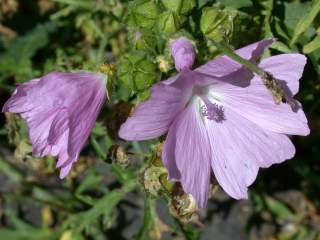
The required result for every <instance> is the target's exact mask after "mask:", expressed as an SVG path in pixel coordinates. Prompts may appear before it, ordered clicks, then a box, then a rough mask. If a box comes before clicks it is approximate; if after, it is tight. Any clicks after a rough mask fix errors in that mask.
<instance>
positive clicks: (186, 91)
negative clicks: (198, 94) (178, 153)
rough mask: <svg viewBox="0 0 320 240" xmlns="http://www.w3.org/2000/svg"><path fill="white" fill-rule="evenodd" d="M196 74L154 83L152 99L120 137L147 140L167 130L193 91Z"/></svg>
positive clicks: (139, 109)
mask: <svg viewBox="0 0 320 240" xmlns="http://www.w3.org/2000/svg"><path fill="white" fill-rule="evenodd" d="M192 76H193V74H192V73H190V74H188V73H187V72H185V71H183V72H181V73H180V74H179V75H178V76H177V77H176V78H171V79H168V81H169V82H166V83H164V82H161V83H158V84H156V85H155V86H153V87H152V89H151V97H150V99H149V100H147V101H146V102H144V103H142V104H140V105H139V106H138V107H137V109H136V110H135V111H134V113H133V115H132V116H131V117H129V118H128V119H127V121H126V122H125V123H124V124H123V125H122V126H121V128H120V131H119V136H120V137H121V138H122V139H126V140H147V139H153V138H156V137H159V136H161V135H162V134H164V133H166V132H167V131H168V129H169V126H170V124H171V123H172V121H173V119H174V118H175V117H176V116H177V115H178V113H179V112H180V111H181V110H182V109H183V108H184V106H185V104H186V103H187V101H188V100H189V98H190V96H191V94H192V84H193V78H192Z"/></svg>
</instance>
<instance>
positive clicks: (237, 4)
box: [219, 0, 252, 9]
mask: <svg viewBox="0 0 320 240" xmlns="http://www.w3.org/2000/svg"><path fill="white" fill-rule="evenodd" d="M219 2H220V3H222V4H223V5H224V6H226V7H232V8H236V9H239V8H243V7H251V6H252V2H251V0H219Z"/></svg>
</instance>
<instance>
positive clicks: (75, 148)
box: [3, 72, 106, 176]
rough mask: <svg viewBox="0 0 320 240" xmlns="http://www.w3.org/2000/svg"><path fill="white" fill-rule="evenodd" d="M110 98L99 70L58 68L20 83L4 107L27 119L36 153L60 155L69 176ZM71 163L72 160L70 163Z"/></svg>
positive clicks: (61, 165) (59, 164)
mask: <svg viewBox="0 0 320 240" xmlns="http://www.w3.org/2000/svg"><path fill="white" fill-rule="evenodd" d="M105 98H106V92H105V81H104V76H103V75H101V74H98V73H90V72H77V73H60V72H54V73H50V74H48V75H45V76H43V77H42V78H39V79H34V80H32V81H29V82H27V83H24V84H22V85H19V86H18V87H17V89H16V91H15V92H14V93H13V95H12V97H11V98H10V99H9V100H8V101H7V102H6V104H5V105H4V107H3V111H9V112H15V113H20V114H21V116H22V117H23V118H24V119H25V120H26V122H27V125H28V130H29V137H30V140H31V143H32V146H33V153H34V155H36V156H45V155H53V156H58V157H59V160H58V163H57V167H62V173H61V176H65V174H67V173H68V172H69V171H70V169H71V166H72V164H73V163H74V162H75V161H76V160H77V157H78V155H79V152H80V151H81V148H82V147H83V145H84V143H85V141H86V140H87V138H88V136H89V134H90V131H91V129H92V127H93V126H94V124H95V121H96V118H97V116H98V113H99V111H100V109H101V107H102V104H103V102H104V100H105ZM67 163H68V164H67Z"/></svg>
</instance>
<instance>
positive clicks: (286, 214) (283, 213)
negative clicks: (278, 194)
mask: <svg viewBox="0 0 320 240" xmlns="http://www.w3.org/2000/svg"><path fill="white" fill-rule="evenodd" d="M265 201H266V205H267V207H268V209H269V210H270V211H271V212H272V213H273V214H274V215H276V216H277V217H278V218H279V219H281V220H293V219H295V218H296V215H295V214H294V213H293V212H292V211H291V210H290V208H289V207H287V205H286V204H284V203H282V202H281V201H279V200H277V199H275V198H272V197H269V196H267V197H266V198H265Z"/></svg>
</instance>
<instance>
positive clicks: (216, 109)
mask: <svg viewBox="0 0 320 240" xmlns="http://www.w3.org/2000/svg"><path fill="white" fill-rule="evenodd" d="M200 98H201V99H202V101H203V102H204V105H202V106H201V107H200V111H201V114H202V116H204V117H206V118H207V119H208V120H214V121H216V122H218V123H220V122H222V121H224V120H226V118H225V115H224V108H223V106H222V105H219V104H217V103H212V102H210V100H209V99H208V97H207V96H206V95H200Z"/></svg>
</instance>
